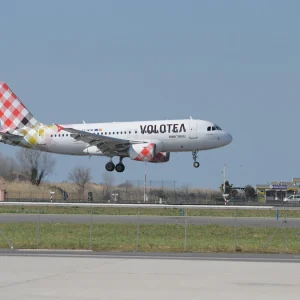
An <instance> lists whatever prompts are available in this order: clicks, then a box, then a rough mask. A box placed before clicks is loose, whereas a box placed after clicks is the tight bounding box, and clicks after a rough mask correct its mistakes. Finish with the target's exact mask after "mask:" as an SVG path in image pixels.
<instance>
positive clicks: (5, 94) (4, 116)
mask: <svg viewBox="0 0 300 300" xmlns="http://www.w3.org/2000/svg"><path fill="white" fill-rule="evenodd" d="M0 122H1V126H2V128H1V130H2V131H3V130H16V129H19V128H22V127H34V126H38V125H42V124H41V123H40V122H38V121H37V120H36V119H35V118H34V117H33V115H32V114H31V113H30V111H29V110H28V109H27V108H26V107H25V105H24V104H23V103H22V102H21V101H20V100H19V99H18V97H17V96H16V95H15V94H14V93H13V92H12V90H11V89H10V88H9V87H8V85H7V84H6V83H5V82H0Z"/></svg>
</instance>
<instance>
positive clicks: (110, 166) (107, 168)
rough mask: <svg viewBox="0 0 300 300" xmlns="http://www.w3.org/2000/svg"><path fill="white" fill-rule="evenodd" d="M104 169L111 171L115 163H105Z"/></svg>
mask: <svg viewBox="0 0 300 300" xmlns="http://www.w3.org/2000/svg"><path fill="white" fill-rule="evenodd" d="M105 169H106V171H108V172H112V171H113V170H114V169H115V164H114V163H113V162H112V161H110V162H108V163H107V164H106V165H105Z"/></svg>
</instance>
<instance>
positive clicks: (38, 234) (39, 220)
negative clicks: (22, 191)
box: [36, 211, 41, 249]
mask: <svg viewBox="0 0 300 300" xmlns="http://www.w3.org/2000/svg"><path fill="white" fill-rule="evenodd" d="M40 223H41V213H40V211H39V214H38V223H37V228H36V249H39V247H40Z"/></svg>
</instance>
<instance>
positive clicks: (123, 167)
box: [116, 163, 125, 172]
mask: <svg viewBox="0 0 300 300" xmlns="http://www.w3.org/2000/svg"><path fill="white" fill-rule="evenodd" d="M124 170H125V166H124V165H123V164H122V163H118V164H117V165H116V171H117V172H124Z"/></svg>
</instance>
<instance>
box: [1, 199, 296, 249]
mask: <svg viewBox="0 0 300 300" xmlns="http://www.w3.org/2000/svg"><path fill="white" fill-rule="evenodd" d="M54 205H55V204H54V203H53V206H52V207H51V206H37V207H36V209H33V208H32V207H30V206H29V203H28V209H29V210H28V211H26V207H27V205H25V206H24V204H23V206H22V207H19V208H18V206H17V205H15V206H14V207H15V208H16V210H15V211H13V210H12V208H11V206H7V207H10V209H11V211H10V212H9V211H6V213H5V214H3V209H4V208H5V206H4V205H0V211H1V212H2V214H0V248H11V249H81V250H94V251H130V252H137V251H143V252H250V253H294V254H296V253H297V254H299V253H300V210H295V209H293V210H292V209H291V210H285V209H281V210H279V209H276V208H274V207H266V206H265V207H255V208H254V207H246V208H244V209H242V208H241V207H227V209H225V208H223V209H222V207H218V208H215V209H211V208H209V207H207V206H205V209H201V208H199V206H198V207H196V206H192V207H188V206H186V205H184V206H182V207H180V206H170V207H169V206H167V205H164V206H163V207H161V208H160V206H159V205H156V206H151V205H140V206H138V207H137V206H134V205H133V206H129V207H126V205H118V204H116V205H110V206H108V205H107V206H104V207H101V206H100V205H99V206H98V207H97V206H91V205H84V204H82V205H81V206H79V207H76V208H74V207H73V206H71V205H70V209H74V210H73V211H72V210H67V208H68V206H66V205H62V207H61V208H62V209H64V210H63V211H60V212H58V211H56V212H54V211H51V210H48V211H47V209H53V207H54ZM152 207H153V208H152ZM24 209H25V210H24ZM81 209H82V210H81ZM20 212H23V213H20ZM1 237H2V238H1Z"/></svg>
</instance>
